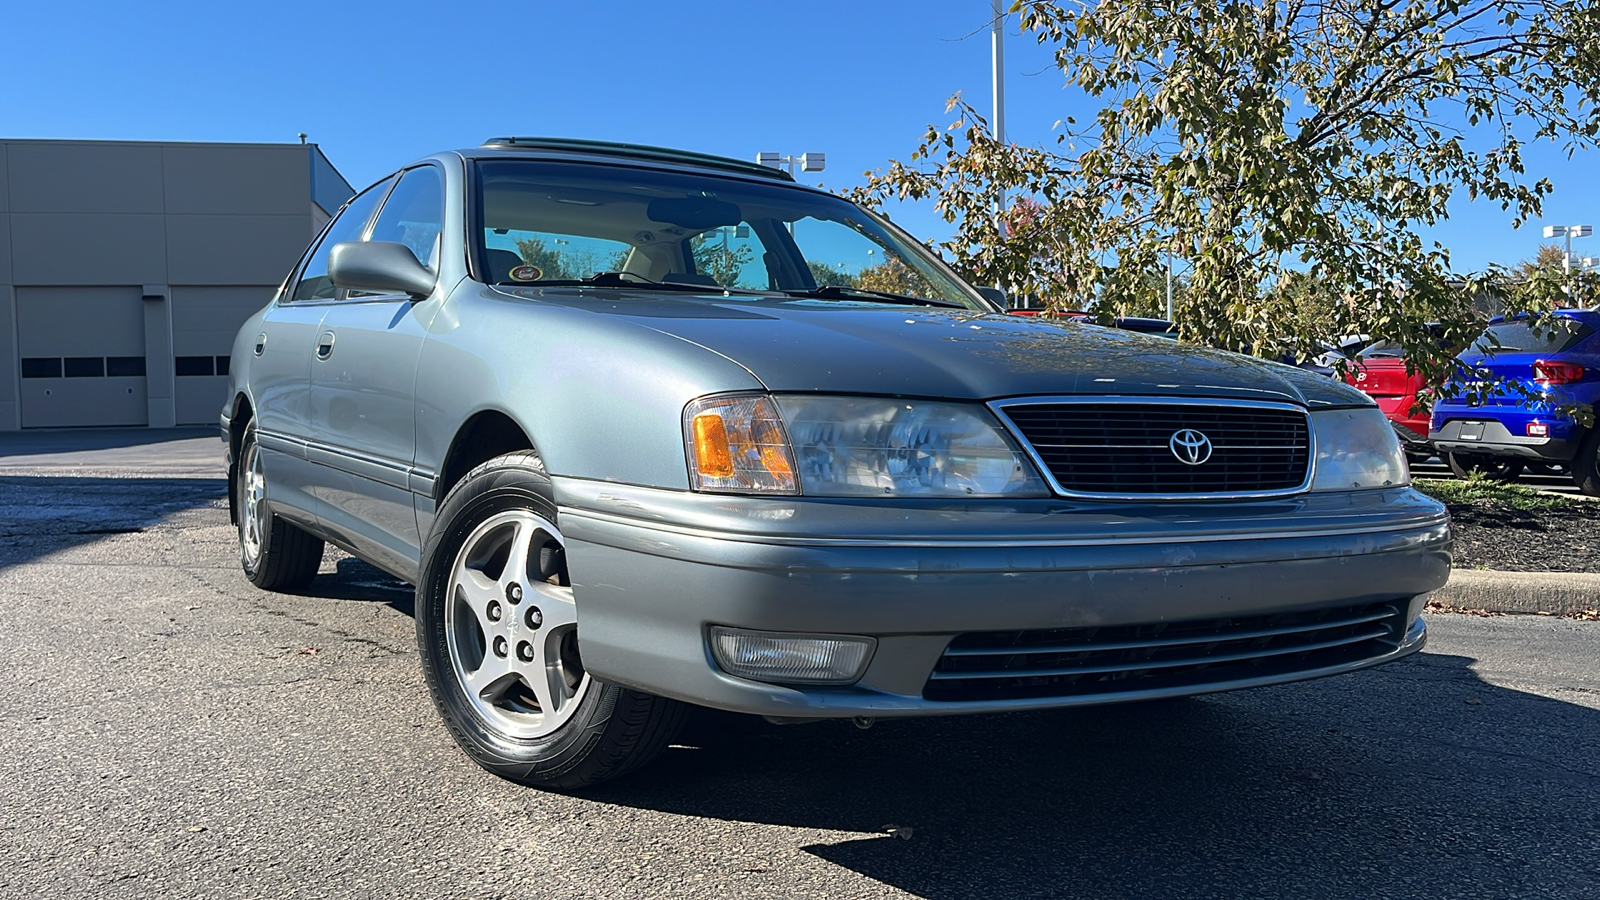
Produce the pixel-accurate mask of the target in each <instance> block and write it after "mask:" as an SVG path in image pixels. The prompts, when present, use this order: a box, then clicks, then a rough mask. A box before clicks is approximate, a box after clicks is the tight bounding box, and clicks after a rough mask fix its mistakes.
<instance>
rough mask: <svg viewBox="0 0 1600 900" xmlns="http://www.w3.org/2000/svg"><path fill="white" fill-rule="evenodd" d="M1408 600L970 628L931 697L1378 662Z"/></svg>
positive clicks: (1400, 629) (928, 692)
mask: <svg viewBox="0 0 1600 900" xmlns="http://www.w3.org/2000/svg"><path fill="white" fill-rule="evenodd" d="M1405 610H1406V601H1404V600H1394V601H1389V602H1383V603H1370V604H1364V605H1361V606H1350V607H1341V608H1335V609H1319V610H1310V611H1301V612H1287V613H1273V614H1269V615H1256V616H1236V617H1231V618H1225V619H1200V620H1194V621H1187V622H1167V623H1161V624H1155V625H1119V626H1113V627H1105V628H1055V629H1045V630H1035V631H987V632H973V633H969V634H963V635H960V636H958V637H956V638H955V639H954V640H952V641H951V642H950V645H949V646H948V647H947V648H946V649H945V652H944V655H943V656H942V657H940V659H939V663H938V665H937V666H935V667H934V670H933V674H932V675H931V676H930V677H929V679H928V683H927V685H926V686H925V687H924V688H923V692H922V693H923V696H924V697H925V698H927V699H929V700H946V701H959V700H1007V699H1019V698H1036V697H1074V696H1083V695H1088V694H1115V693H1124V692H1130V691H1145V690H1159V689H1162V688H1181V687H1195V686H1202V685H1216V684H1226V683H1229V682H1235V681H1242V680H1246V679H1251V678H1261V677H1267V676H1273V675H1283V674H1290V673H1294V672H1306V671H1311V670H1314V669H1321V668H1325V667H1328V666H1336V665H1340V664H1342V663H1349V662H1357V661H1360V660H1363V659H1370V658H1372V657H1375V656H1382V655H1383V654H1385V653H1389V652H1390V651H1392V650H1394V649H1395V648H1396V647H1398V646H1399V644H1400V640H1401V638H1402V637H1403V634H1404V629H1405Z"/></svg>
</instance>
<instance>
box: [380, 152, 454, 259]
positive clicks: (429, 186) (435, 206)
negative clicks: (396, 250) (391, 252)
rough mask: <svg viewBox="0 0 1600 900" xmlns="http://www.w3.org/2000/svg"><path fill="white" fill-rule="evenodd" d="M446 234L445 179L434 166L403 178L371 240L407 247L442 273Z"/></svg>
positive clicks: (381, 215)
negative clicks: (441, 253)
mask: <svg viewBox="0 0 1600 900" xmlns="http://www.w3.org/2000/svg"><path fill="white" fill-rule="evenodd" d="M443 230H444V179H442V178H440V177H439V170H438V169H436V168H434V167H433V166H421V167H419V168H416V169H412V170H411V171H409V172H406V173H405V174H403V175H401V176H400V183H399V184H397V185H395V186H394V193H392V194H390V195H389V199H388V200H386V201H384V204H383V211H382V212H380V213H378V219H377V221H375V222H373V223H372V236H371V237H369V238H368V240H372V241H391V242H393V243H396V244H405V245H406V246H407V247H409V248H410V249H411V253H412V255H414V256H415V257H416V258H417V262H420V263H422V264H423V265H425V266H427V267H428V268H430V269H433V270H434V271H438V269H439V234H440V232H442V231H443Z"/></svg>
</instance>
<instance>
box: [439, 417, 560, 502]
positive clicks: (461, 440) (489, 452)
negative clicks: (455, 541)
mask: <svg viewBox="0 0 1600 900" xmlns="http://www.w3.org/2000/svg"><path fill="white" fill-rule="evenodd" d="M518 450H533V451H535V452H537V450H538V448H537V447H536V446H535V445H534V443H533V439H532V438H530V437H529V436H528V432H527V430H526V429H524V428H523V427H522V425H521V424H520V423H518V422H517V420H516V419H513V418H512V417H511V416H510V415H508V414H507V413H505V412H504V411H502V410H499V409H484V410H479V411H478V412H475V413H473V414H472V415H471V416H470V417H468V418H467V420H466V421H465V422H462V423H461V427H460V428H457V429H456V433H455V436H454V437H452V438H451V439H450V449H449V450H447V451H446V452H445V456H444V464H443V465H441V466H440V467H439V474H438V475H437V476H436V477H435V478H434V482H433V502H434V506H435V508H437V507H439V506H441V505H443V503H444V498H445V497H446V496H448V495H449V493H450V489H451V488H453V487H455V486H456V484H457V483H459V482H460V481H461V479H462V478H463V477H464V476H465V475H466V474H467V473H468V472H470V471H472V470H473V469H474V468H477V467H478V466H479V465H481V464H482V463H485V462H488V461H489V460H491V459H494V458H495V457H497V456H503V455H504V454H507V453H515V452H516V451H518Z"/></svg>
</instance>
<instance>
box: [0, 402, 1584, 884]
mask: <svg viewBox="0 0 1600 900" xmlns="http://www.w3.org/2000/svg"><path fill="white" fill-rule="evenodd" d="M47 437H48V436H38V435H33V436H7V435H0V628H3V632H4V635H5V640H6V643H7V652H6V653H5V654H4V656H3V658H0V685H3V691H0V808H3V809H4V810H5V812H4V815H3V816H0V896H3V897H32V896H48V897H60V896H94V897H111V898H120V897H162V898H167V897H219V896H227V897H241V898H247V897H263V898H264V897H286V896H316V897H463V898H473V897H561V898H632V897H637V898H653V897H669V896H670V897H679V896H681V897H708V898H709V897H907V896H917V897H928V898H969V897H1007V898H1010V897H1094V898H1122V897H1128V898H1133V897H1161V898H1169V897H1170V898H1188V897H1196V898H1198V897H1228V898H1232V897H1263V898H1283V897H1330V898H1332V897H1337V898H1344V897H1363V898H1365V897H1408V898H1409V897H1451V898H1476V897H1484V898H1500V897H1507V898H1510V897H1516V898H1528V897H1561V898H1595V897H1597V896H1600V623H1597V622H1583V621H1574V620H1564V619H1553V618H1544V617H1518V616H1508V617H1498V618H1477V617H1466V616H1430V618H1429V626H1430V629H1431V632H1432V637H1431V640H1430V643H1429V646H1428V649H1427V651H1426V652H1424V653H1422V654H1419V655H1418V656H1415V657H1412V658H1410V659H1408V660H1405V661H1402V662H1400V663H1396V664H1394V665H1391V666H1388V667H1385V668H1380V669H1375V670H1370V671H1367V672H1363V673H1358V674H1356V675H1350V676H1345V677H1342V678H1336V679H1328V680H1324V681H1319V682H1311V683H1306V684H1299V685H1289V686H1283V687H1277V688H1268V689H1261V690H1256V691H1249V692H1240V693H1234V694H1227V695H1218V696H1214V697H1208V698H1201V699H1194V700H1187V701H1179V702H1173V703H1162V704H1153V705H1144V706H1136V707H1122V708H1116V707H1107V708H1100V709H1089V710H1079V711H1072V712H1061V713H1049V714H1025V715H1007V716H991V717H976V718H968V719H942V720H922V721H906V722H886V723H879V724H878V725H877V726H876V727H874V728H872V729H870V730H866V731H862V730H858V729H855V728H853V727H851V726H850V725H848V724H843V723H836V722H830V723H823V724H816V725H808V726H787V727H775V726H767V725H765V724H763V723H759V722H751V721H747V720H743V719H738V718H734V717H722V716H713V715H708V716H705V717H703V718H702V719H701V720H700V721H697V722H696V723H695V725H694V728H693V729H692V731H691V732H690V733H688V734H686V735H685V736H684V737H683V739H682V743H681V744H680V745H679V746H676V747H674V748H673V749H671V750H670V751H668V753H667V754H666V755H665V756H664V757H663V759H662V760H661V761H659V762H658V763H657V764H656V765H654V766H652V767H651V768H649V769H647V770H645V771H643V772H641V773H640V774H639V775H638V776H636V777H633V778H630V779H626V780H621V781H618V782H615V783H612V784H608V785H605V786H603V787H602V788H600V789H597V790H593V791H590V792H587V793H585V794H583V795H580V796H564V795H558V794H550V793H543V792H538V791H533V790H529V789H525V788H522V787H519V786H517V785H514V784H510V783H507V782H504V781H500V780H497V779H495V778H493V777H491V776H489V775H487V774H485V773H483V772H482V771H480V770H478V769H476V768H475V767H473V766H472V765H470V764H469V763H468V762H467V761H466V759H465V758H464V757H463V756H462V755H461V754H460V753H458V752H457V750H456V749H455V747H454V745H453V744H452V743H451V742H450V739H449V737H448V735H447V734H446V733H445V732H444V730H443V728H442V727H440V726H439V724H438V722H437V719H436V716H435V714H434V711H433V709H432V706H431V705H430V703H429V701H428V698H427V695H426V692H425V690H424V688H423V685H422V681H421V678H420V675H419V672H418V666H417V660H416V657H415V651H414V649H413V646H412V620H411V617H410V612H411V594H410V592H409V590H408V589H407V588H406V587H405V586H403V585H400V584H398V583H396V582H394V581H393V580H392V579H390V578H388V577H387V576H385V575H383V574H381V573H379V572H378V571H376V570H374V569H372V568H371V567H369V566H366V565H365V564H362V563H360V562H358V561H356V560H353V559H349V558H345V557H341V556H339V555H337V554H333V553H330V554H329V556H328V557H327V558H326V560H325V563H324V570H323V571H324V575H323V577H321V578H319V579H318V580H317V582H315V583H314V585H313V587H312V588H311V590H310V591H309V592H308V593H307V594H306V595H304V596H296V595H285V594H271V593H264V592H261V591H258V590H256V589H255V588H253V587H252V586H251V585H250V584H249V583H248V582H247V581H245V579H244V578H243V577H242V575H241V574H240V573H239V571H238V566H237V563H236V560H235V555H234V554H235V550H234V533H233V530H232V529H231V528H230V527H229V525H228V521H227V509H226V502H225V499H224V492H223V483H222V480H221V476H222V472H221V466H220V455H219V454H220V449H221V448H220V444H219V443H218V442H217V441H216V440H215V438H214V437H212V433H210V432H198V433H192V432H179V433H172V434H167V435H156V436H151V435H149V434H148V433H136V434H133V435H132V436H128V435H126V434H125V435H124V436H123V437H121V438H118V437H117V436H116V435H115V434H109V435H108V436H107V437H106V438H105V439H104V440H100V439H98V438H97V439H95V440H90V439H89V438H88V437H85V436H78V437H73V436H71V435H68V436H65V437H63V436H59V435H58V436H56V438H55V441H56V442H55V443H51V442H50V440H48V439H47ZM152 437H158V438H161V439H162V440H161V441H159V442H157V443H141V441H149V440H150V439H151V438H152ZM29 441H32V443H28V442H29ZM85 442H87V445H86V443H85ZM89 445H92V446H89ZM208 447H209V449H207V448H208Z"/></svg>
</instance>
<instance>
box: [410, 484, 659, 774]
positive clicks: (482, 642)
mask: <svg viewBox="0 0 1600 900" xmlns="http://www.w3.org/2000/svg"><path fill="white" fill-rule="evenodd" d="M571 585H572V582H571V579H570V578H569V577H568V576H567V571H566V564H565V545H564V541H563V538H562V537H561V532H560V530H559V529H558V528H557V527H556V507H555V503H554V502H553V501H552V500H551V491H550V480H549V479H548V478H547V477H546V476H545V474H544V466H543V464H542V463H541V462H540V460H539V457H538V456H537V455H536V454H534V453H531V452H521V453H510V454H506V455H505V456H500V457H497V458H495V459H492V460H490V461H488V462H486V463H484V464H482V465H480V466H478V467H477V468H475V469H473V470H472V471H471V472H468V473H467V474H466V476H464V477H463V478H462V479H461V481H460V483H459V484H457V485H456V486H455V487H454V488H452V489H451V491H450V494H449V496H447V497H446V498H445V500H444V503H443V504H441V505H440V508H439V514H438V516H437V518H435V519H434V528H433V533H432V534H430V535H429V536H428V541H427V546H426V547H425V548H424V550H423V555H422V569H421V577H420V578H419V579H418V583H417V600H416V620H417V648H418V650H419V652H420V655H421V657H422V671H423V675H424V677H425V678H426V680H427V682H428V692H429V693H430V694H431V695H432V697H433V702H434V706H435V707H437V708H438V710H439V715H440V716H441V717H442V718H443V719H444V722H445V726H446V727H447V728H448V729H449V730H450V734H451V736H452V737H454V738H455V741H456V743H457V744H459V745H460V746H461V749H462V750H463V751H465V753H466V754H467V756H469V757H471V758H472V760H473V761H474V762H476V763H477V764H478V765H480V766H482V767H484V768H485V769H487V770H489V771H490V772H493V773H494V774H496V775H499V776H500V777H502V778H507V779H510V780H512V781H517V782H521V783H522V784H527V785H533V786H536V787H543V788H558V789H571V788H580V787H585V786H588V785H592V784H597V783H599V782H601V781H605V780H607V779H611V778H616V777H617V776H619V775H623V774H626V773H627V772H630V771H632V770H633V769H636V768H638V767H639V766H642V765H644V764H645V763H647V762H649V761H650V760H652V759H654V758H655V757H656V755H657V754H659V753H660V752H661V751H662V750H664V749H665V748H666V746H667V744H668V743H669V742H670V741H671V740H672V738H673V736H674V735H676V734H677V732H678V729H679V728H680V726H681V725H682V724H683V720H684V718H685V716H686V715H687V713H688V710H689V707H688V706H686V705H685V704H682V703H679V702H677V701H674V700H668V699H666V698H664V697H656V696H653V695H651V694H646V693H642V692H640V691H634V690H629V689H626V688H623V687H620V686H618V685H613V684H608V683H606V682H603V681H600V680H598V679H596V678H594V677H592V676H590V675H589V674H588V673H587V672H586V671H584V669H583V662H582V657H581V655H580V653H579V641H578V634H577V606H576V603H575V602H574V599H573V595H572V587H571Z"/></svg>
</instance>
